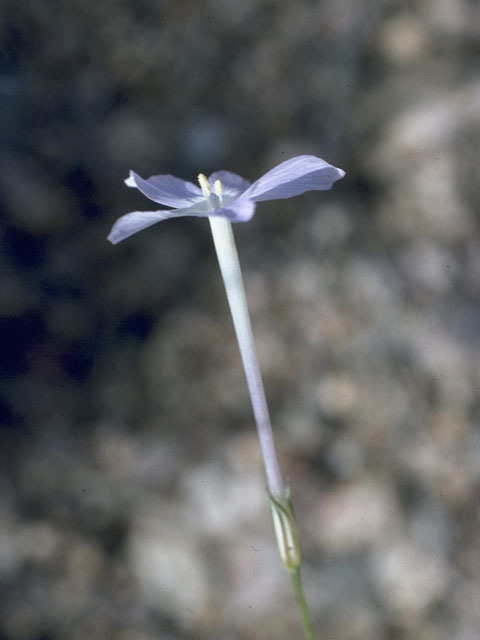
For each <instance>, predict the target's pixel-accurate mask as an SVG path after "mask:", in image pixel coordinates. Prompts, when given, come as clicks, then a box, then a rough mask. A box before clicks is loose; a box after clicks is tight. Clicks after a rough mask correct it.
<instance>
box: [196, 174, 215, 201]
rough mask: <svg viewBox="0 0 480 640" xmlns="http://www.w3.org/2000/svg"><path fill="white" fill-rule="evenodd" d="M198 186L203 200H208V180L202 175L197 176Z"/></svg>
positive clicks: (209, 191) (209, 190)
mask: <svg viewBox="0 0 480 640" xmlns="http://www.w3.org/2000/svg"><path fill="white" fill-rule="evenodd" d="M198 184H199V185H200V187H201V189H202V193H203V195H204V196H205V198H209V197H210V194H211V193H212V191H211V189H210V183H209V182H208V178H207V176H206V175H205V174H204V173H199V174H198Z"/></svg>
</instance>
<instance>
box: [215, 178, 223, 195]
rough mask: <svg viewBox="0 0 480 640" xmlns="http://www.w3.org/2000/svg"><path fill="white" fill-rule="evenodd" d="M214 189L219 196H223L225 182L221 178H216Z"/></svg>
mask: <svg viewBox="0 0 480 640" xmlns="http://www.w3.org/2000/svg"><path fill="white" fill-rule="evenodd" d="M213 191H214V193H215V195H217V196H218V197H219V198H221V197H222V195H223V184H222V183H221V182H220V180H215V182H214V183H213Z"/></svg>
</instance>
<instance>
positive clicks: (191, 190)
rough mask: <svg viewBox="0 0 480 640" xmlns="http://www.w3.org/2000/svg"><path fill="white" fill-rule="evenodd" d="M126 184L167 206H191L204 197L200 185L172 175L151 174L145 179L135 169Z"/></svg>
mask: <svg viewBox="0 0 480 640" xmlns="http://www.w3.org/2000/svg"><path fill="white" fill-rule="evenodd" d="M125 184H126V185H127V186H128V187H136V188H137V189H138V190H139V191H141V192H142V193H143V195H144V196H147V198H150V200H153V201H154V202H158V203H159V204H164V205H165V206H167V207H176V208H178V207H189V206H190V205H192V204H194V203H195V202H196V201H197V200H198V198H201V197H202V190H201V189H200V187H198V186H197V185H195V184H193V183H192V182H187V181H186V180H181V179H180V178H175V176H170V175H160V176H151V177H150V178H147V179H146V180H144V179H143V178H141V177H140V176H139V175H138V174H137V173H135V172H134V171H130V175H129V177H128V178H127V179H126V180H125Z"/></svg>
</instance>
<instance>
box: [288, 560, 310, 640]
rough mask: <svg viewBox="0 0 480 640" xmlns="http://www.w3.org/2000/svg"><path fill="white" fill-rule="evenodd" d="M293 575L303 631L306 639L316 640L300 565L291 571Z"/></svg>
mask: <svg viewBox="0 0 480 640" xmlns="http://www.w3.org/2000/svg"><path fill="white" fill-rule="evenodd" d="M290 575H291V576H292V584H293V590H294V592H295V599H296V600H297V604H298V608H299V611H300V615H301V616H302V623H303V631H304V633H305V640H315V638H314V635H313V625H312V620H311V618H310V613H309V612H308V605H307V601H306V600H305V594H304V593H303V586H302V578H301V576H300V567H296V569H294V570H292V571H291V572H290Z"/></svg>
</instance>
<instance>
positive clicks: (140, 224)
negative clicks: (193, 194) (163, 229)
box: [108, 200, 212, 244]
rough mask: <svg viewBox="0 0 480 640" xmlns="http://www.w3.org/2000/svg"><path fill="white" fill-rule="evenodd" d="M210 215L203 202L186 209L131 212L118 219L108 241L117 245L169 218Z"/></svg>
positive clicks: (208, 207) (207, 205) (206, 204)
mask: <svg viewBox="0 0 480 640" xmlns="http://www.w3.org/2000/svg"><path fill="white" fill-rule="evenodd" d="M211 213H212V211H211V208H210V205H209V203H208V202H206V201H205V200H202V201H201V202H198V203H197V204H195V205H193V206H192V207H187V208H186V209H165V210H163V211H133V212H132V213H127V214H125V215H124V216H122V217H121V218H119V219H118V220H117V221H116V222H115V224H114V225H113V227H112V230H111V231H110V235H109V236H108V240H110V242H111V243H112V244H117V243H118V242H121V241H122V240H125V238H128V237H129V236H133V234H134V233H137V232H138V231H142V230H143V229H146V228H147V227H151V226H152V224H155V223H156V222H160V221H162V220H168V219H169V218H180V217H182V216H198V217H206V216H208V215H210V214H211Z"/></svg>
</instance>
